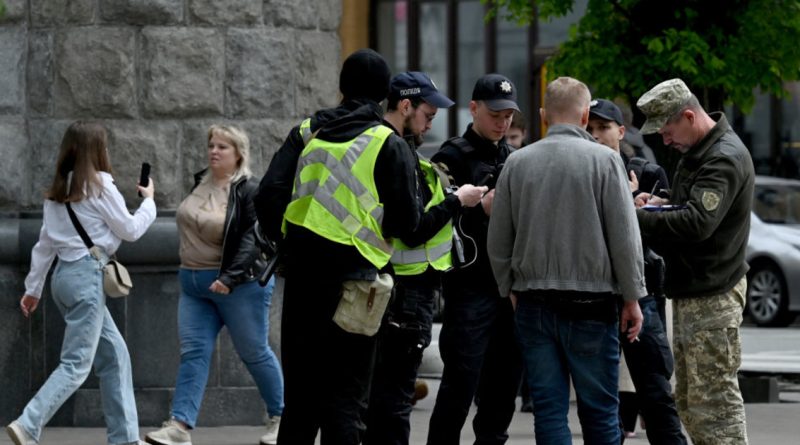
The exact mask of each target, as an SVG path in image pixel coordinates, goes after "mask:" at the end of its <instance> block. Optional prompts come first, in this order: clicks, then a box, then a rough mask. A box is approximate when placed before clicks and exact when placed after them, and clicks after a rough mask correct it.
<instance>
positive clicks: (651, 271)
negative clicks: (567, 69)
mask: <svg viewBox="0 0 800 445" xmlns="http://www.w3.org/2000/svg"><path fill="white" fill-rule="evenodd" d="M586 131H587V132H589V134H591V135H592V136H593V137H594V138H595V140H596V141H597V142H599V143H600V144H603V145H605V146H607V147H609V148H611V149H612V150H614V151H616V152H617V153H620V142H621V141H622V139H623V137H624V135H625V126H624V125H623V122H622V111H621V110H620V109H619V107H617V106H616V105H615V104H614V103H613V102H611V101H609V100H605V99H596V100H593V101H592V102H591V106H590V108H589V124H588V125H587V127H586ZM620 156H623V155H622V153H620ZM623 160H626V161H627V162H626V165H627V168H626V170H627V171H628V172H629V175H630V179H631V183H632V184H635V187H634V185H632V186H631V188H633V189H634V190H632V192H633V194H634V195H638V194H640V193H641V191H640V189H644V190H647V191H649V192H655V191H657V190H661V189H664V190H666V189H669V182H668V181H667V174H666V173H665V172H664V169H663V168H661V167H660V166H658V165H657V164H654V163H652V162H648V161H646V160H644V159H642V158H631V159H626V158H625V156H623ZM644 274H645V279H646V284H647V293H648V295H647V296H646V297H644V298H641V299H639V307H640V308H641V310H642V315H643V316H644V321H643V323H642V331H641V332H640V333H639V341H636V342H629V341H625V339H624V338H620V344H621V345H622V351H623V352H624V353H625V364H626V365H627V369H628V371H629V372H630V377H629V378H630V379H631V380H633V385H634V388H636V395H635V397H634V398H633V399H632V400H630V399H626V398H624V397H622V395H621V396H620V417H622V422H623V424H624V426H625V428H626V431H633V430H634V428H635V425H636V413H637V409H636V408H639V409H641V411H642V418H644V420H645V422H646V423H647V429H646V432H647V439H648V440H649V441H650V443H651V444H664V445H680V444H685V443H686V437H685V436H684V435H683V433H682V432H681V421H680V419H679V418H678V411H677V409H676V408H675V400H674V399H673V398H672V387H671V385H670V383H669V379H670V377H671V376H672V370H673V367H674V363H673V359H672V351H671V350H670V345H669V340H668V338H667V331H666V320H665V318H666V317H665V316H662V313H663V310H664V307H665V298H664V289H663V286H662V284H663V281H664V279H663V276H664V260H663V259H662V258H661V257H660V256H658V255H656V254H655V253H654V252H653V251H652V250H650V249H649V248H648V247H646V246H645V247H644ZM624 371H625V370H624V369H622V370H620V372H621V374H624ZM620 393H622V391H620ZM626 404H632V407H631V406H626ZM626 411H630V412H631V415H630V416H627V415H626Z"/></svg>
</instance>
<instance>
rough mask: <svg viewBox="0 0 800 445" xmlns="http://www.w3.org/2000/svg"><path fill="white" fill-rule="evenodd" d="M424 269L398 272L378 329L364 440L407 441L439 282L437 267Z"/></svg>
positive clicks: (369, 443) (394, 444)
mask: <svg viewBox="0 0 800 445" xmlns="http://www.w3.org/2000/svg"><path fill="white" fill-rule="evenodd" d="M424 275H425V276H416V277H402V276H398V277H397V284H396V285H395V288H394V299H393V301H392V304H391V306H390V309H389V311H388V313H387V314H386V317H385V318H384V321H383V323H382V325H381V330H380V332H379V334H378V355H377V360H376V364H375V372H374V375H373V380H372V390H371V393H370V401H369V409H368V412H367V433H366V435H365V436H364V445H408V441H409V436H410V434H411V410H412V407H413V405H412V403H411V400H412V398H413V397H414V383H415V381H416V379H417V371H418V370H419V365H420V363H421V362H422V352H423V351H424V350H425V348H426V347H427V346H428V345H429V344H430V342H431V328H432V325H433V311H434V299H435V298H436V294H437V293H438V291H439V288H440V287H441V285H440V281H439V275H438V272H435V271H433V272H431V273H427V272H426V274H424Z"/></svg>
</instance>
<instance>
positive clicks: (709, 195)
mask: <svg viewBox="0 0 800 445" xmlns="http://www.w3.org/2000/svg"><path fill="white" fill-rule="evenodd" d="M721 200H722V196H720V194H719V193H717V192H714V191H711V190H704V191H703V198H702V201H703V208H705V209H706V210H707V211H709V212H712V211H714V210H717V207H719V202H720V201H721Z"/></svg>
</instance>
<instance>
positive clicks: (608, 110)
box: [589, 99, 624, 125]
mask: <svg viewBox="0 0 800 445" xmlns="http://www.w3.org/2000/svg"><path fill="white" fill-rule="evenodd" d="M589 115H594V116H597V117H599V118H600V119H603V120H607V121H614V122H616V123H617V125H624V124H623V123H622V122H623V120H622V111H620V109H619V107H618V106H617V104H615V103H614V102H611V101H610V100H605V99H595V100H593V101H591V102H590V103H589Z"/></svg>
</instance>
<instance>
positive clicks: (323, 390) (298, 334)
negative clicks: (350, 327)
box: [278, 275, 376, 445]
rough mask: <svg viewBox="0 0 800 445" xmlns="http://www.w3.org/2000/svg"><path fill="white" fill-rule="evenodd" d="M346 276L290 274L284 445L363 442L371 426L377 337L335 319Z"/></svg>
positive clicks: (284, 336) (284, 323) (284, 325)
mask: <svg viewBox="0 0 800 445" xmlns="http://www.w3.org/2000/svg"><path fill="white" fill-rule="evenodd" d="M341 293H342V283H341V280H335V279H324V278H319V277H309V276H304V275H295V276H287V277H286V286H285V289H284V301H283V318H282V320H281V355H282V361H283V374H284V403H285V407H284V410H283V416H282V418H281V428H280V433H279V435H278V443H279V444H281V445H294V444H302V445H313V444H314V441H315V439H316V436H317V432H320V441H321V443H322V444H323V445H357V444H359V443H360V442H361V440H362V436H363V434H364V430H365V429H366V426H365V424H364V420H363V419H364V416H365V414H366V410H367V402H368V397H369V385H370V381H371V377H372V370H373V365H374V360H375V344H376V340H375V337H374V336H373V337H367V336H363V335H357V334H350V333H348V332H345V331H344V330H342V329H341V328H339V326H337V325H336V324H335V323H334V322H333V314H334V312H335V311H336V306H337V305H338V304H339V299H340V297H341Z"/></svg>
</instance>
